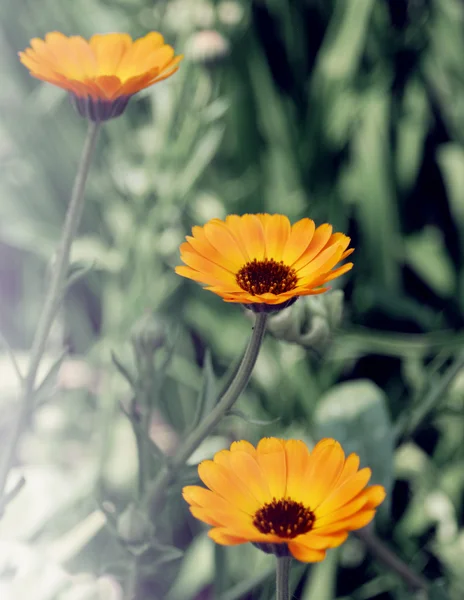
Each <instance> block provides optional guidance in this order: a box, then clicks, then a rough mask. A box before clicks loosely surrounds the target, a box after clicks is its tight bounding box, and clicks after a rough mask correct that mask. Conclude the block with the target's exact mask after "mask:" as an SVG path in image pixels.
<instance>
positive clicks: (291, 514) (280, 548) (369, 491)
mask: <svg viewBox="0 0 464 600" xmlns="http://www.w3.org/2000/svg"><path fill="white" fill-rule="evenodd" d="M198 473H199V475H200V478H201V479H202V481H203V483H204V484H205V485H206V486H207V487H208V488H209V489H205V488H203V487H200V486H196V485H191V486H187V487H184V489H183V495H184V498H185V500H186V501H187V502H188V503H189V504H190V511H191V513H192V514H193V516H194V517H196V518H197V519H200V521H204V522H205V523H208V524H209V525H212V526H213V529H211V530H210V531H209V536H210V537H211V538H212V539H213V540H214V541H215V542H217V543H218V544H223V545H226V546H234V545H237V544H244V543H246V542H252V543H253V544H254V545H256V546H257V547H258V548H260V549H262V550H264V551H265V552H269V553H273V554H276V555H278V556H293V557H294V558H296V559H298V560H300V561H302V562H318V561H321V560H323V558H324V557H325V553H326V550H327V549H328V548H335V547H336V546H339V545H340V544H342V543H343V542H344V541H345V540H346V538H347V537H348V532H349V531H352V530H354V529H359V528H361V527H364V526H365V525H367V524H368V523H369V522H370V521H371V520H372V519H373V518H374V515H375V508H376V507H377V506H378V505H379V504H381V502H382V501H383V500H384V498H385V490H384V488H383V487H382V486H381V485H372V486H369V487H366V485H367V483H368V481H369V479H370V477H371V470H370V469H368V468H364V469H359V457H358V456H357V455H356V454H350V455H349V456H348V457H347V458H345V454H344V452H343V450H342V448H341V446H340V444H339V443H338V442H336V441H335V440H333V439H323V440H321V441H320V442H319V443H318V444H316V446H315V448H314V449H313V450H312V451H311V452H310V451H309V450H308V448H307V446H306V445H305V444H304V443H303V442H302V441H300V440H282V439H277V438H264V439H262V440H261V441H260V442H259V444H258V446H257V447H256V448H255V447H254V446H252V444H250V443H249V442H245V441H240V442H234V443H233V444H232V446H231V447H230V450H222V451H221V452H218V453H217V454H216V455H215V457H214V459H213V460H205V461H203V462H202V463H200V465H199V466H198Z"/></svg>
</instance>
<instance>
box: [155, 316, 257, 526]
mask: <svg viewBox="0 0 464 600" xmlns="http://www.w3.org/2000/svg"><path fill="white" fill-rule="evenodd" d="M266 323H267V314H266V313H257V315H256V321H255V326H254V328H253V333H252V335H251V338H250V341H249V343H248V346H247V349H246V351H245V354H244V355H243V360H242V362H241V364H240V367H239V369H238V371H237V374H236V376H235V377H234V379H233V380H232V382H231V384H230V386H229V388H228V389H227V390H226V391H225V392H224V393H222V394H221V396H220V397H219V398H218V401H217V404H216V405H215V407H214V408H213V410H212V411H211V412H209V413H208V414H207V415H206V417H205V418H204V419H203V421H201V422H200V424H199V425H198V427H197V428H196V429H194V430H193V431H192V432H191V433H190V435H188V436H187V438H186V439H185V441H184V443H183V444H182V445H181V446H180V447H179V449H178V450H177V453H176V454H175V455H174V457H173V458H172V459H171V460H170V461H169V465H168V466H167V467H165V468H164V469H162V470H161V471H160V473H159V475H158V476H157V478H156V479H155V480H154V482H153V483H152V485H151V489H150V492H149V495H148V503H149V510H150V515H151V516H152V518H153V519H155V518H156V517H157V516H158V513H159V510H160V508H161V506H160V504H161V502H162V501H163V498H164V493H165V491H166V488H167V487H168V485H169V484H170V483H171V482H172V481H173V480H174V478H175V476H176V473H177V471H179V469H181V468H182V467H183V466H184V465H185V463H186V461H187V460H188V459H189V457H190V456H191V455H192V454H193V452H194V451H195V450H196V449H197V448H198V446H199V445H200V444H201V442H202V441H203V440H204V439H205V438H206V437H207V436H208V435H209V434H210V433H211V432H212V431H213V430H214V428H215V427H216V425H217V424H218V423H219V421H220V420H221V419H222V417H223V416H224V415H225V414H226V413H227V412H228V411H229V410H230V409H231V408H232V406H233V405H234V404H235V402H236V401H237V399H238V397H239V396H240V394H241V393H242V391H243V390H244V389H245V387H246V385H247V383H248V381H249V380H250V377H251V373H252V372H253V368H254V366H255V363H256V359H257V358H258V354H259V350H260V348H261V343H262V341H263V338H264V332H265V331H266Z"/></svg>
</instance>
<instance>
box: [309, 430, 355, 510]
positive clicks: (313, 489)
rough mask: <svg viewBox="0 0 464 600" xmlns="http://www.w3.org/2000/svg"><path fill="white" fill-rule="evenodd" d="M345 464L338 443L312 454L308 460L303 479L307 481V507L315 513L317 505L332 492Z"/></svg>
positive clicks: (343, 455)
mask: <svg viewBox="0 0 464 600" xmlns="http://www.w3.org/2000/svg"><path fill="white" fill-rule="evenodd" d="M344 464H345V454H344V452H343V450H342V447H341V446H340V444H339V443H338V442H335V441H333V443H332V444H330V445H327V447H324V448H322V449H321V450H320V451H318V452H317V453H315V452H313V453H312V454H311V456H310V459H309V464H308V468H307V471H306V475H305V479H306V481H307V486H308V488H307V492H306V502H305V504H307V506H309V507H310V508H311V510H312V511H315V510H316V509H317V507H318V506H319V504H320V503H321V502H322V501H323V500H324V498H326V497H327V496H328V494H329V493H331V492H332V491H333V488H334V486H335V484H336V483H337V480H338V478H339V477H340V474H341V473H342V470H343V466H344Z"/></svg>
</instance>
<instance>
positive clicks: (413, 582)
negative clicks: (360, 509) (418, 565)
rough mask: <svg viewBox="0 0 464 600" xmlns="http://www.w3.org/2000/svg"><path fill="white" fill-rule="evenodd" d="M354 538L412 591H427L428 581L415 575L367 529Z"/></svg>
mask: <svg viewBox="0 0 464 600" xmlns="http://www.w3.org/2000/svg"><path fill="white" fill-rule="evenodd" d="M355 535H356V537H358V538H359V539H360V540H362V541H363V542H364V544H365V545H366V548H367V549H368V550H369V551H370V552H371V553H372V554H373V555H374V556H375V557H376V558H378V559H379V560H380V561H382V562H383V563H384V565H386V566H387V567H388V568H389V569H391V570H392V571H394V572H395V573H397V574H398V575H399V576H400V577H401V578H402V579H403V581H405V583H406V584H407V585H408V586H409V587H410V588H412V589H417V590H427V588H428V585H429V584H428V581H427V580H426V579H424V577H422V576H421V575H418V574H417V573H415V572H414V571H413V570H411V568H410V567H409V565H407V564H406V563H405V562H403V561H402V560H401V559H400V558H399V557H398V556H396V554H394V553H393V552H392V551H391V550H390V549H389V548H387V546H385V544H384V543H383V542H381V541H380V540H379V539H378V538H377V537H376V536H375V535H374V534H373V533H371V532H370V531H369V530H368V529H365V528H363V529H360V530H359V531H356V532H355Z"/></svg>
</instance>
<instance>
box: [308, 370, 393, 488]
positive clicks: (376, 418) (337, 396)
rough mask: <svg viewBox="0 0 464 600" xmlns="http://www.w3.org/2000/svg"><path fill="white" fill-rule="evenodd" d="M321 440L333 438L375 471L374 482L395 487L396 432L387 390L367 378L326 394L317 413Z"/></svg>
mask: <svg viewBox="0 0 464 600" xmlns="http://www.w3.org/2000/svg"><path fill="white" fill-rule="evenodd" d="M314 423H315V428H316V433H317V436H318V437H319V438H322V437H332V438H334V439H336V440H337V441H339V442H340V444H341V445H342V446H343V449H344V451H345V453H346V454H349V453H350V452H356V454H358V455H359V456H360V458H361V464H362V465H363V466H369V467H370V468H371V469H372V479H371V482H372V483H379V484H382V485H384V486H385V488H386V489H387V491H388V490H389V489H390V488H391V485H392V478H393V430H392V425H391V421H390V416H389V414H388V411H387V399H386V397H385V394H384V393H383V391H382V390H381V389H380V388H379V387H377V386H376V385H375V384H374V383H372V382H371V381H369V380H367V379H359V380H356V381H348V382H345V383H340V384H339V385H336V386H335V387H333V388H332V389H331V390H330V391H329V392H327V393H326V394H324V395H323V396H322V398H321V399H320V401H319V403H318V406H317V407H316V411H315V414H314Z"/></svg>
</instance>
